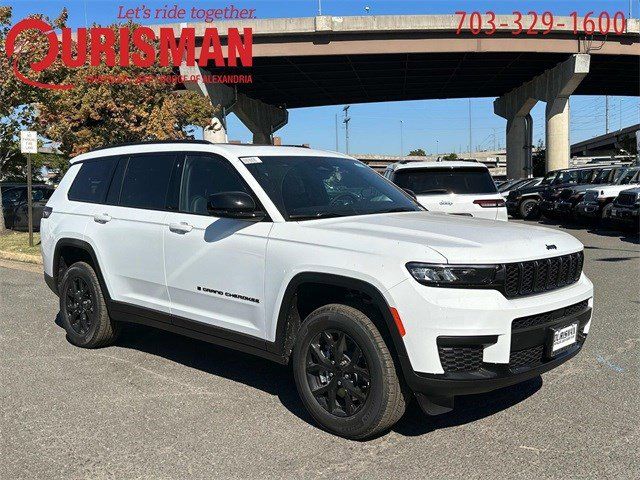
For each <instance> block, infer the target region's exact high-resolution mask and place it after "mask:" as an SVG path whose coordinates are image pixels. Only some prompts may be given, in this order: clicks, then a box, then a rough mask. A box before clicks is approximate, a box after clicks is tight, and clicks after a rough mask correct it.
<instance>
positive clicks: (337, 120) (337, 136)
mask: <svg viewBox="0 0 640 480" xmlns="http://www.w3.org/2000/svg"><path fill="white" fill-rule="evenodd" d="M338 148H339V147H338V114H337V113H336V152H337V151H338Z"/></svg>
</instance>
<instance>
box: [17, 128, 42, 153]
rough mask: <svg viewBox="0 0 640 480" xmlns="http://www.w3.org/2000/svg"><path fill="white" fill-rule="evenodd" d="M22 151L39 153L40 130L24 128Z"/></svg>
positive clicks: (21, 140)
mask: <svg viewBox="0 0 640 480" xmlns="http://www.w3.org/2000/svg"><path fill="white" fill-rule="evenodd" d="M20 152H22V153H38V132H34V131H33V130H22V131H21V132H20Z"/></svg>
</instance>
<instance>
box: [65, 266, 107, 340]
mask: <svg viewBox="0 0 640 480" xmlns="http://www.w3.org/2000/svg"><path fill="white" fill-rule="evenodd" d="M60 313H61V316H62V325H63V326H64V329H65V330H66V331H67V337H68V338H69V341H70V342H71V343H73V344H74V345H77V346H79V347H84V348H98V347H104V346H106V345H109V344H111V343H113V342H114V341H115V339H116V338H117V335H118V324H117V323H116V322H115V321H113V320H111V318H109V314H108V312H107V306H106V304H105V301H104V296H103V295H102V289H101V288H100V282H98V277H97V276H96V273H95V271H94V270H93V268H92V267H91V265H89V264H88V263H85V262H77V263H74V264H73V265H71V266H70V267H69V268H68V269H67V270H66V272H65V274H64V277H63V279H62V283H61V286H60Z"/></svg>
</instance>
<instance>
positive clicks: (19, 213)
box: [2, 185, 54, 231]
mask: <svg viewBox="0 0 640 480" xmlns="http://www.w3.org/2000/svg"><path fill="white" fill-rule="evenodd" d="M53 191H54V188H53V187H52V186H50V185H33V186H32V187H31V198H32V199H33V229H34V230H35V231H38V230H40V220H41V219H42V210H43V209H44V207H45V205H46V203H47V200H49V198H50V197H51V194H52V193H53ZM2 214H3V215H4V223H5V226H6V227H7V228H10V229H13V230H28V229H29V211H28V205H27V186H26V185H20V186H14V187H11V188H3V189H2Z"/></svg>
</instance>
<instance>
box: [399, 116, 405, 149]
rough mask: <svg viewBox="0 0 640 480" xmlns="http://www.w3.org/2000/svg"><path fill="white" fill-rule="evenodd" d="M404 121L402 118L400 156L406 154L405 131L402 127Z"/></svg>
mask: <svg viewBox="0 0 640 480" xmlns="http://www.w3.org/2000/svg"><path fill="white" fill-rule="evenodd" d="M403 125H404V122H403V121H402V120H400V156H401V157H402V156H403V155H404V131H403V129H402V127H403Z"/></svg>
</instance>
